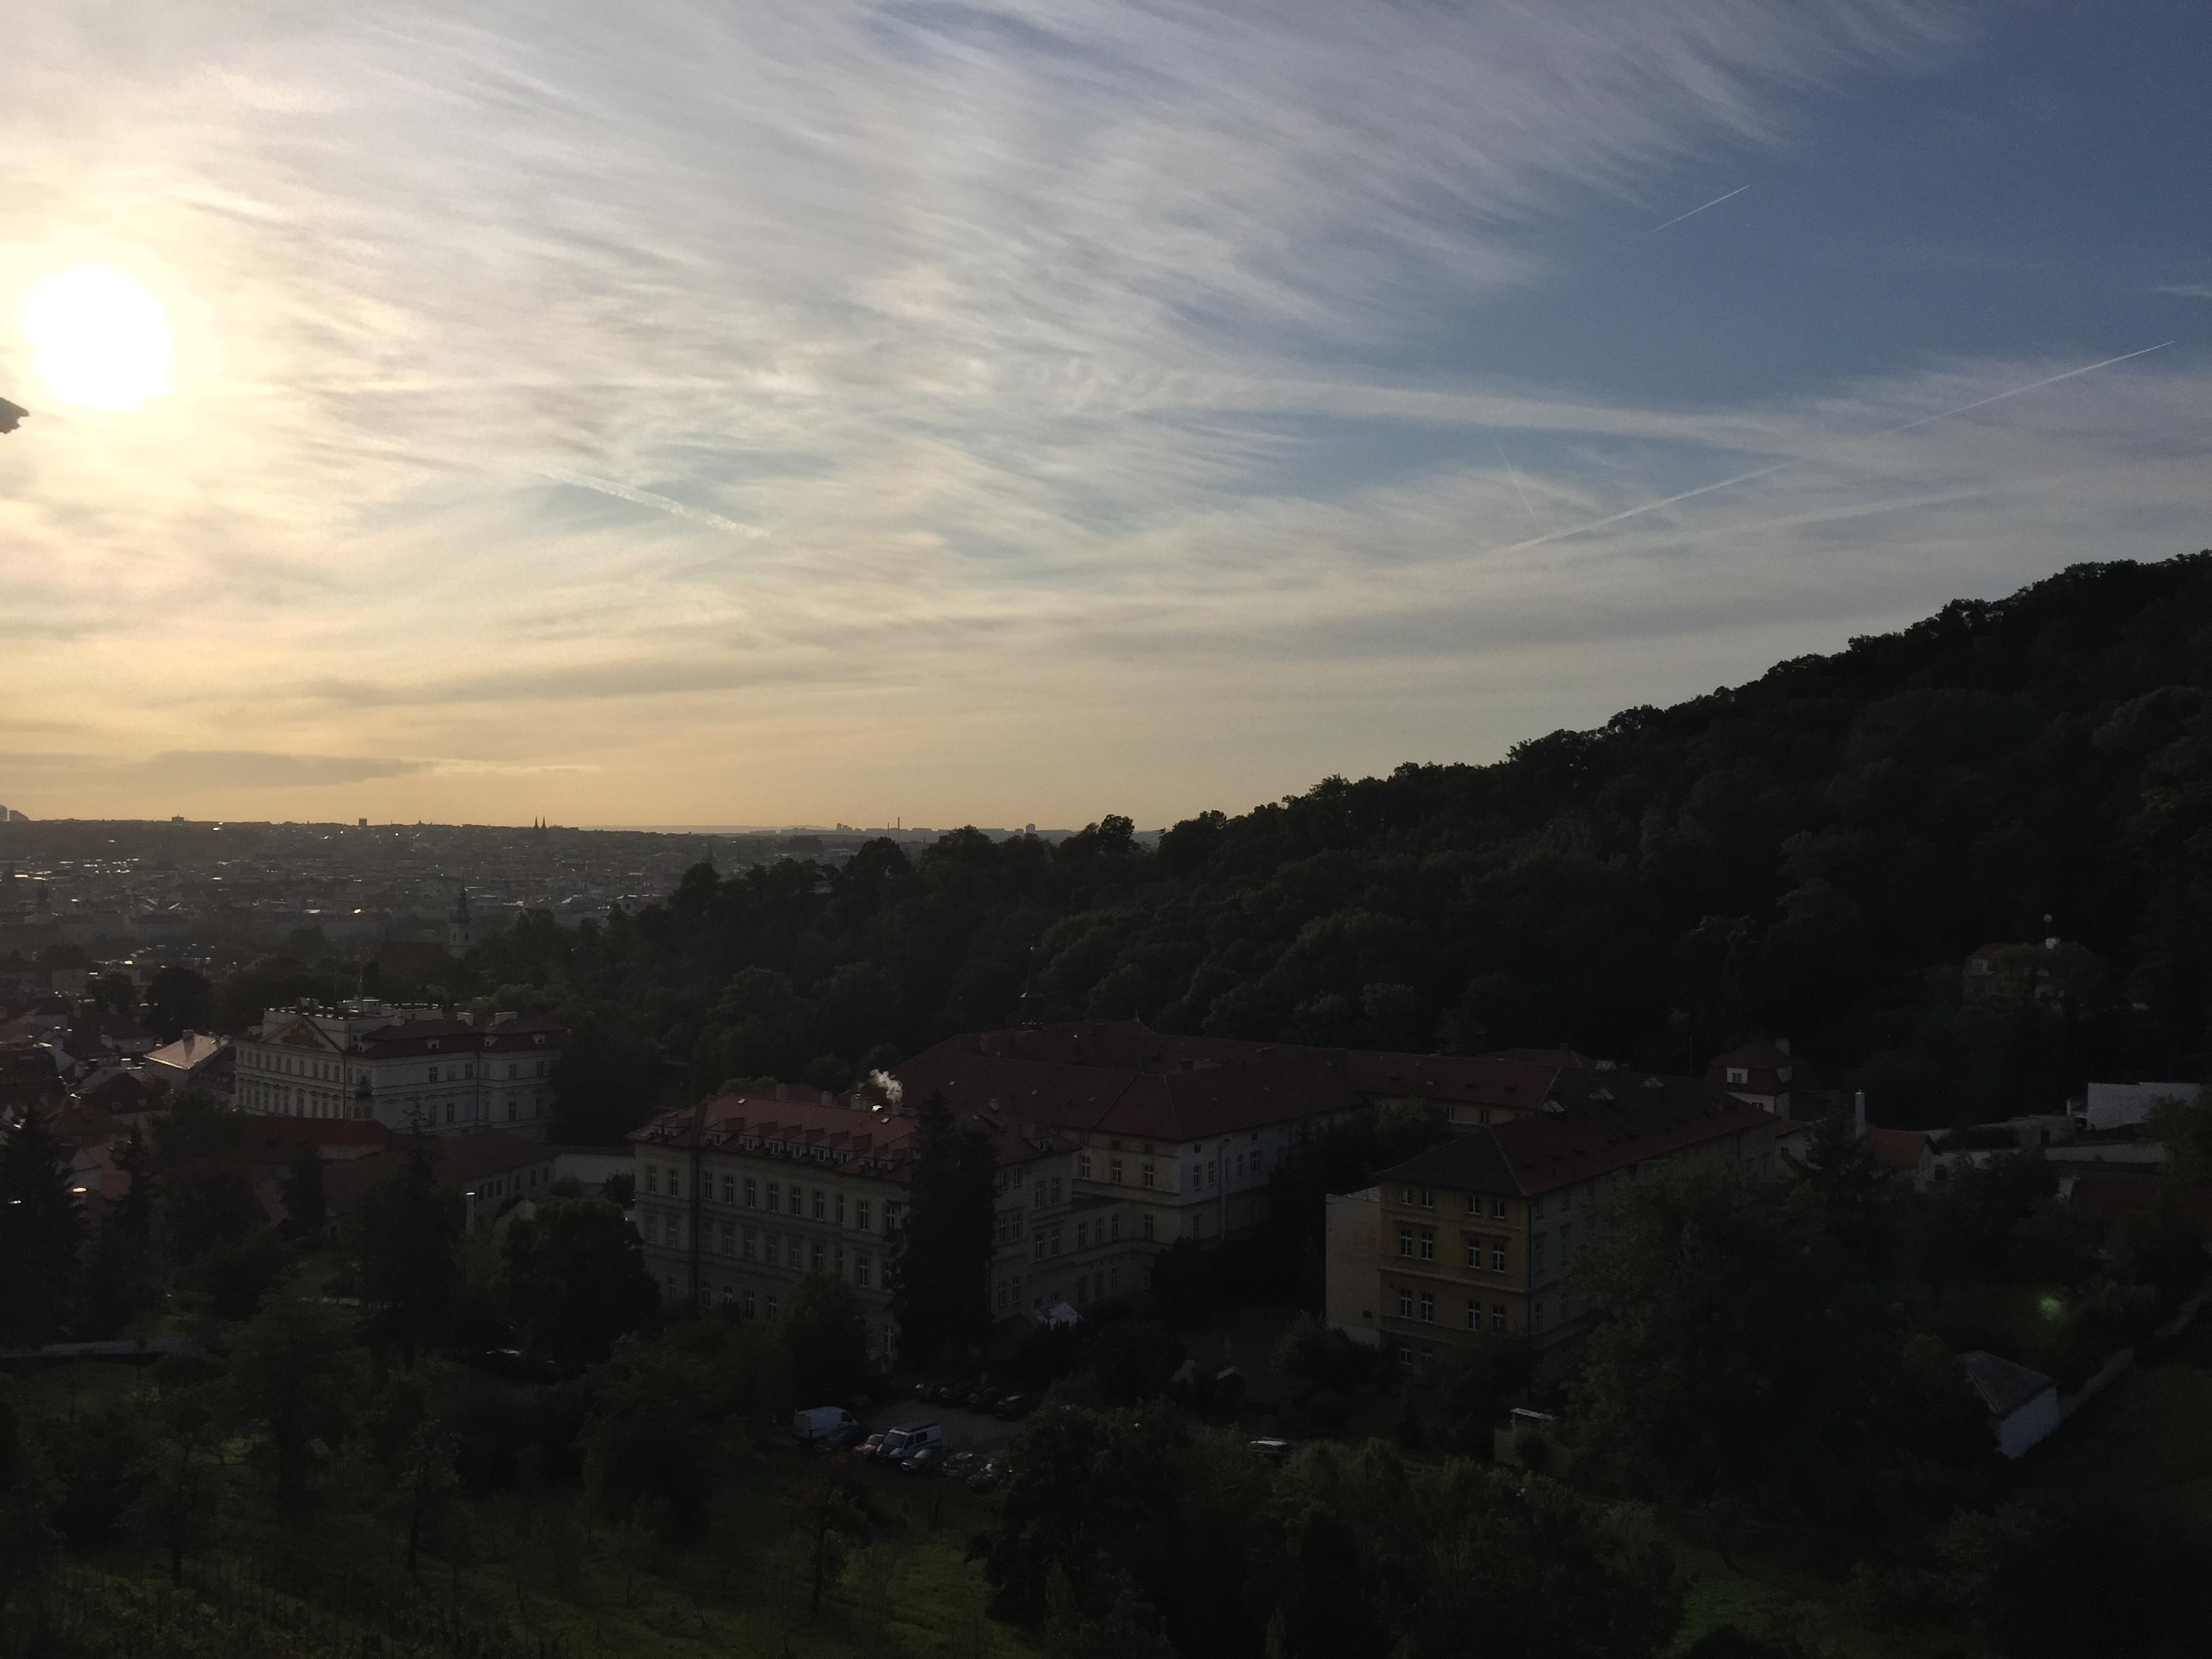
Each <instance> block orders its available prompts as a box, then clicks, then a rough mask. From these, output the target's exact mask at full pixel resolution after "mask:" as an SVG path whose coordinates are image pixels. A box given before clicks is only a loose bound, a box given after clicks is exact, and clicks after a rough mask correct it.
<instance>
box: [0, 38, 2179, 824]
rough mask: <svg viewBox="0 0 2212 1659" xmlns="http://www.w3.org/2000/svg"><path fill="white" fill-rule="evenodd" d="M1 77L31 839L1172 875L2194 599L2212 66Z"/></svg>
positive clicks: (1123, 57) (1072, 43) (1790, 54)
mask: <svg viewBox="0 0 2212 1659" xmlns="http://www.w3.org/2000/svg"><path fill="white" fill-rule="evenodd" d="M12 21H13V27H11V30H10V51H9V54H8V55H7V58H6V61H5V62H4V63H0V202H4V203H5V204H6V206H7V210H8V212H7V226H8V228H7V232H6V234H5V237H4V239H0V395H4V396H6V397H7V398H11V399H12V400H13V401H14V402H15V403H17V404H21V405H23V406H24V407H25V408H26V409H27V410H29V416H28V417H27V419H25V420H24V421H23V422H22V423H21V427H20V428H19V429H17V430H15V431H13V432H11V433H9V434H8V435H5V436H4V437H0V588H4V591H5V592H6V593H7V595H8V600H9V622H10V623H11V624H12V625H11V627H10V629H9V635H8V640H7V643H6V648H5V650H4V652H0V800H4V801H5V802H6V803H7V804H8V805H9V806H11V807H14V808H16V809H17V810H20V811H23V812H25V813H27V815H29V816H30V817H33V818H40V819H50V818H55V817H112V816H130V817H167V816H169V815H171V814H172V813H175V812H179V811H181V812H184V813H185V814H187V815H188V816H191V817H195V818H205V819H213V818H233V819H238V820H246V819H266V820H270V821H283V820H285V819H292V820H295V821H305V820H310V819H329V820H336V821H344V822H351V821H352V820H353V819H354V818H355V817H357V816H359V815H362V814H364V813H365V814H367V815H368V817H371V818H373V819H374V820H377V821H379V822H386V821H392V822H412V821H415V820H417V819H421V820H424V821H431V822H441V823H471V822H473V823H485V822H489V821H494V820H502V821H504V820H519V821H521V822H525V823H526V822H527V821H528V820H529V819H531V818H532V817H536V816H539V815H544V816H547V817H552V818H554V819H555V820H556V821H558V822H562V823H574V824H601V823H605V824H616V823H641V822H654V823H661V824H666V825H677V826H683V825H694V824H711V823H732V824H734V823H744V822H754V823H770V824H787V823H834V822H835V821H836V819H837V818H838V817H840V816H841V815H842V816H844V817H846V818H847V820H848V821H851V814H852V805H851V804H852V803H853V802H854V801H882V802H889V803H896V806H895V807H892V808H890V809H889V811H886V812H885V813H884V816H886V817H888V816H890V813H891V812H894V811H895V812H897V813H900V814H902V815H903V816H904V817H905V819H906V821H907V822H908V823H913V822H915V821H916V820H919V821H921V822H922V823H930V824H933V825H957V824H961V823H979V824H988V823H1006V824H1012V823H1027V822H1035V823H1039V824H1043V823H1054V824H1057V825H1061V826H1066V827H1080V826H1081V825H1082V824H1084V823H1089V822H1091V821H1093V820H1096V819H1097V818H1098V817H1101V816H1102V815H1103V814H1106V813H1109V812H1119V813H1124V814H1127V816H1129V817H1132V818H1133V820H1134V821H1135V822H1136V823H1139V825H1143V826H1146V827H1148V828H1156V827H1158V826H1160V825H1162V824H1166V823H1173V822H1175V821H1176V820H1177V819H1179V818H1182V817H1188V816H1189V815H1190V814H1192V813H1194V812H1196V811H1201V810H1205V809H1209V808H1219V809H1222V810H1225V811H1245V810H1248V809H1249V808H1250V807H1251V806H1253V805H1255V804H1258V803H1261V802H1265V801H1269V800H1273V799H1277V798H1279V797H1280V796H1282V795H1284V794H1286V793H1296V792H1298V791H1302V790H1304V789H1305V788H1307V787H1310V785H1311V784H1312V783H1314V782H1315V781H1317V780H1319V779H1321V778H1322V777H1324V776H1326V775H1331V774H1344V775H1352V776H1359V775H1369V774H1376V773H1383V772H1387V771H1388V770H1389V769H1391V768H1392V767H1394V766H1395V765H1396V764H1398V763H1401V762H1405V761H1409V760H1410V761H1422V762H1427V761H1475V762H1480V761H1487V760H1492V759H1495V758H1497V757H1499V756H1501V755H1502V754H1503V753H1504V751H1505V750H1507V749H1508V747H1509V746H1510V744H1513V743H1515V742H1516V741H1518V740H1521V739H1523V738H1531V737H1535V736H1539V735H1541V734H1542V733H1544V732H1547V731H1550V730H1553V729H1555V728H1558V727H1560V726H1589V725H1592V724H1595V723H1596V722H1599V721H1601V720H1604V719H1605V718H1607V716H1608V715H1610V714H1612V713H1613V712H1614V711H1615V710H1617V709H1619V708H1624V707H1631V706H1634V705H1638V704H1644V703H1658V704H1664V703H1670V702H1677V701H1680V700H1681V699H1683V698H1685V697H1688V696H1696V695H1699V694H1700V693H1703V692H1705V691H1709V690H1711V689H1712V688H1713V687H1715V686H1716V685H1718V684H1738V683H1741V682H1743V681H1745V680H1747V679H1749V678H1753V677H1755V676H1757V675H1758V674H1759V673H1760V672H1762V671H1765V669H1766V668H1767V667H1768V666H1769V665H1771V664H1772V663H1774V662H1776V661H1778V660H1781V659H1788V658H1790V657H1793V656H1796V655H1799V654H1802V653H1808V652H1815V651H1832V650H1836V649H1840V648H1842V647H1844V645H1845V643H1846V642H1847V641H1849V640H1850V638H1851V637H1853V636H1854V635H1862V634H1866V633H1870V632H1878V631H1883V630H1886V629H1893V628H1895V627H1898V626H1899V625H1902V624H1904V623H1908V622H1910V621H1911V620H1912V619H1914V618H1916V617H1919V616H1923V615H1925V614H1927V613H1928V612H1929V611H1933V610H1935V609H1936V608H1937V607H1938V606H1940V605H1942V604H1943V603H1944V602H1945V601H1947V600H1948V599H1953V598H1954V597H1961V596H1964V597H1974V598H1995V597H1996V596H1999V595H2002V594H2003V593H2006V592H2010V591H2012V590H2014V589H2015V588H2017V587H2019V586H2022V585H2024V584H2025V583H2027V582H2028V581H2031V580H2035V579H2037V578H2039V577H2040V576H2043V575H2045V574H2049V573H2050V572H2051V571H2053V570H2055V569H2057V568H2062V567H2063V566H2066V565H2069V564H2072V563H2075V562H2081V561H2085V560H2104V559H2120V558H2132V559H2158V558H2164V557H2167V556H2172V555H2176V554H2180V553H2185V552H2190V551H2193V550H2197V549H2198V548H2202V547H2204V546H2206V545H2207V544H2212V468H2208V467H2207V465H2206V464H2205V456H2206V454H2207V453H2212V349H2208V325H2212V248H2208V246H2207V245H2206V243H2205V240H2204V235H2203V214H2202V212H2201V204H2202V201H2203V197H2204V194H2205V190H2206V187H2207V186H2208V185H2212V129H2208V127H2207V125H2206V124H2205V123H2204V122H2203V120H2202V118H2201V107H2202V88H2203V85H2204V84H2205V82H2207V80H2208V79H2212V19H2208V18H2207V16H2206V15H2205V14H2204V13H2203V10H2202V9H2198V8H2191V7H2179V6H2162V5H2143V4H2127V3H2123V4H2121V5H2118V6H2116V7H2061V6H2046V5H2033V4H2026V3H2021V4H2010V3H1997V0H1804V3H1801V4H1796V5H1790V6H1777V5H1772V4H1767V3H1753V0H1678V3H1656V0H1590V3H1587V4H1578V5H1574V6H1554V7H1533V8H1532V7H1508V6H1502V5H1501V6H1485V5H1468V6H1465V7H1450V8H1434V7H1431V8H1413V9H1401V8H1381V7H1364V6H1349V7H1347V6H1343V5H1340V4H1328V3H1323V0H1286V3H1270V4H1266V5H1262V4H1260V3H1258V0H1222V3H1214V4H1206V5H1183V6H1159V7H1155V6H1140V5H1137V4H1121V3H1105V0H1078V3H1071V4H1066V5H1055V6H1050V7H1046V6H1040V5H1037V4H1035V3H1032V0H985V3H981V4H973V5H970V4H950V3H942V4H940V3H934V0H875V3H858V4H853V5H844V6H820V7H800V8H730V7H720V6H709V5H703V4H697V3H680V0H653V3H647V4H644V5H641V6H637V7H633V8H626V9H623V11H622V12H621V13H620V14H619V15H616V14H614V13H611V12H609V11H608V10H607V9H605V8H603V7H596V6H587V5H583V4H580V3H576V0H556V3H550V4H547V5H544V6H540V7H535V8H532V9H528V10H527V11H518V10H515V9H511V8H505V7H501V6H496V5H493V4H490V3H486V0H463V3H460V4H456V5H445V6H437V7H430V6H421V5H399V6H394V7H380V8H373V9H328V8H307V9H297V8H274V9H272V8H251V9H230V8H220V7H217V8H203V7H193V6H185V7H176V6H171V5H155V4H153V3H150V0H118V3H116V4H113V5H111V6H106V7H103V8H100V9H98V11H97V12H90V11H86V10H84V9H79V8H68V7H47V8H32V9H27V10H26V11H25V13H24V15H21V17H20V18H17V19H15V20H12ZM869 816H871V817H873V816H876V812H875V810H874V809H871V811H870V813H869Z"/></svg>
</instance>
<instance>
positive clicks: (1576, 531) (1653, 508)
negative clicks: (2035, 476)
mask: <svg viewBox="0 0 2212 1659" xmlns="http://www.w3.org/2000/svg"><path fill="white" fill-rule="evenodd" d="M2172 343H2173V342H2172V341H2171V340H2161V341H2160V342H2159V343H2157V344H2156V345H2151V346H2143V347H2142V348H2141V349H2137V350H2135V351H2123V352H2122V353H2121V354H2120V355H2119V356H2117V357H2106V358H2105V359H2104V360H2103V361H2102V362H2093V363H2084V364H2082V365H2081V368H2069V369H2068V370H2067V371H2066V372H2065V373H2064V374H2052V375H2049V376H2046V377H2045V379H2043V380H2030V381H2029V382H2028V383H2027V385H2026V386H2015V387H2013V388H2012V389H2011V390H2010V391H2008V392H1992V393H1991V394H1990V396H1988V397H1986V398H1975V399H1974V401H1973V402H1972V403H1970V404H1960V405H1959V406H1958V407H1957V408H1956V409H1944V410H1937V411H1936V413H1935V414H1933V415H1923V416H1920V417H1919V418H1918V419H1917V420H1911V421H1907V422H1905V423H1904V424H1903V425H1902V426H1893V427H1887V428H1884V429H1883V430H1881V431H1880V432H1869V433H1864V434H1862V435H1860V436H1858V437H1857V438H1848V439H1845V440H1844V442H1846V443H1865V442H1867V441H1869V440H1871V439H1875V438H1893V437H1895V436H1896V435H1898V434H1899V433H1900V432H1910V431H1911V430H1912V429H1913V428H1915V427H1919V426H1926V425H1927V424H1928V423H1929V422H1930V421H1942V420H1948V419H1949V418H1950V417H1951V416H1954V415H1964V414H1965V413H1966V411H1967V410H1973V409H1981V408H1984V406H1986V405H1988V404H1995V403H2002V402H2003V401H2004V400H2005V399H2006V398H2017V397H2019V396H2020V395H2021V393H2022V392H2033V391H2035V390H2037V389H2038V388H2039V387H2041V386H2056V385H2057V384H2058V382H2059V381H2061V380H2072V379H2073V378H2074V377H2075V375H2077V374H2088V373H2089V372H2090V371H2091V370H2092V369H2098V368H2111V367H2112V365H2113V364H2114V363H2124V362H2127V361H2128V359H2129V358H2130V357H2143V356H2148V355H2149V354H2150V353H2152V352H2154V351H2163V350H2165V349H2166V347H2168V346H2170V345H2172ZM1812 459H1815V458H1814V457H1813V456H1809V455H1797V456H1793V457H1791V458H1790V459H1789V460H1786V461H1777V462H1775V463H1774V464H1773V465H1771V466H1762V467H1759V468H1757V469H1756V470H1754V471H1750V472H1739V473H1737V474H1736V475H1735V477H1733V478H1723V479H1721V480H1720V481H1719V482H1718V483H1709V484H1699V486H1698V487H1697V488H1696V489H1685V490H1680V491H1678V492H1677V493H1676V494H1674V495H1662V496H1661V497H1660V498H1659V499H1658V500H1657V501H1645V502H1644V503H1643V504H1642V505H1641V506H1639V507H1628V508H1626V509H1624V510H1623V511H1621V512H1619V513H1607V515H1606V516H1605V517H1604V518H1602V519H1592V520H1590V521H1589V523H1588V524H1578V525H1576V526H1572V527H1571V528H1570V529H1566V530H1558V531H1554V532H1552V533H1551V534H1550V535H1548V536H1538V537H1535V538H1533V539H1531V540H1528V541H1525V542H1516V543H1514V544H1512V545H1511V546H1510V547H1501V548H1499V549H1498V552H1500V553H1525V552H1527V551H1528V550H1529V549H1530V548H1532V547H1547V546H1549V545H1550V544H1552V543H1553V542H1562V541H1565V540H1566V539H1567V538H1569V537H1571V536H1581V535H1586V534H1588V533H1589V532H1590V531H1593V530H1602V529H1604V528H1605V527H1606V526H1607V525H1615V524H1619V523H1620V521H1621V520H1623V519H1633V518H1636V517H1638V515H1640V514H1642V513H1656V512H1657V511H1658V510H1659V509H1660V508H1661V507H1672V506H1674V503H1675V502H1677V501H1688V500H1690V499H1691V498H1692V496H1696V495H1711V494H1712V493H1713V491H1715V490H1716V489H1733V488H1734V487H1735V485H1737V484H1740V483H1750V482H1751V481H1752V480H1753V478H1763V477H1765V476H1766V475H1767V474H1768V473H1770V472H1779V471H1783V470H1784V468H1785V467H1792V466H1802V465H1804V464H1805V463H1806V462H1807V461H1808V460H1812Z"/></svg>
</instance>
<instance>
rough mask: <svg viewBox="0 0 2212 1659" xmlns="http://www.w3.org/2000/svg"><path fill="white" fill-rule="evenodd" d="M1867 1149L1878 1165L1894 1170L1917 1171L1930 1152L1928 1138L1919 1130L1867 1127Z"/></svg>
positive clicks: (1870, 1125)
mask: <svg viewBox="0 0 2212 1659" xmlns="http://www.w3.org/2000/svg"><path fill="white" fill-rule="evenodd" d="M1866 1149H1867V1151H1869V1152H1872V1153H1873V1154H1874V1156H1875V1162H1876V1163H1877V1164H1884V1165H1886V1166H1887V1167H1888V1168H1890V1169H1893V1170H1917V1169H1918V1168H1919V1167H1920V1158H1921V1154H1922V1153H1923V1152H1926V1151H1927V1150H1928V1137H1927V1136H1926V1135H1924V1134H1923V1133H1921V1132H1920V1131H1919V1130H1917V1129H1877V1128H1875V1127H1874V1126H1873V1125H1872V1124H1869V1125H1868V1126H1867V1132H1866Z"/></svg>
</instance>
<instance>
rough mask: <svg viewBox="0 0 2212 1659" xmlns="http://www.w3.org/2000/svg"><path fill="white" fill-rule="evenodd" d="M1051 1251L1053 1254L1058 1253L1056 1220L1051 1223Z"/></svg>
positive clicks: (1057, 1225)
mask: <svg viewBox="0 0 2212 1659" xmlns="http://www.w3.org/2000/svg"><path fill="white" fill-rule="evenodd" d="M1052 1253H1053V1254H1054V1255H1059V1254H1060V1223H1058V1222H1057V1221H1055V1222H1054V1223H1053V1224H1052Z"/></svg>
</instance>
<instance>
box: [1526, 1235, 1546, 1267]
mask: <svg viewBox="0 0 2212 1659" xmlns="http://www.w3.org/2000/svg"><path fill="white" fill-rule="evenodd" d="M1528 1265H1529V1267H1531V1268H1533V1269H1534V1271H1535V1272H1537V1273H1541V1272H1543V1271H1544V1235H1543V1234H1541V1233H1538V1234H1537V1235H1536V1236H1535V1237H1534V1238H1532V1239H1531V1240H1529V1241H1528Z"/></svg>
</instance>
